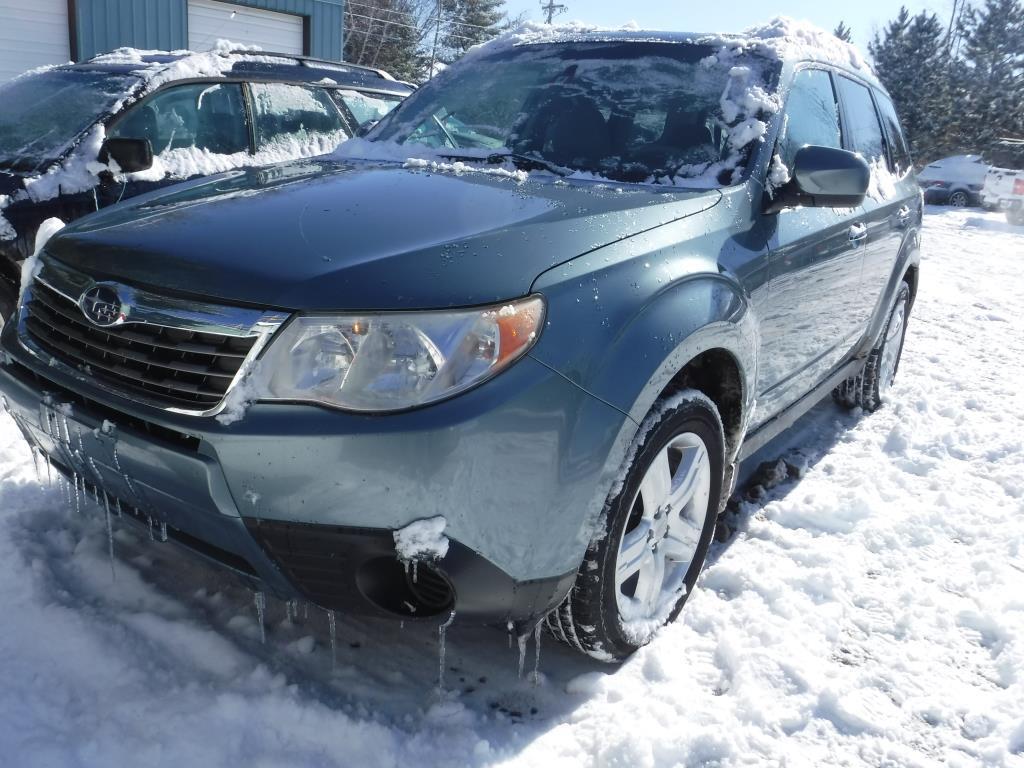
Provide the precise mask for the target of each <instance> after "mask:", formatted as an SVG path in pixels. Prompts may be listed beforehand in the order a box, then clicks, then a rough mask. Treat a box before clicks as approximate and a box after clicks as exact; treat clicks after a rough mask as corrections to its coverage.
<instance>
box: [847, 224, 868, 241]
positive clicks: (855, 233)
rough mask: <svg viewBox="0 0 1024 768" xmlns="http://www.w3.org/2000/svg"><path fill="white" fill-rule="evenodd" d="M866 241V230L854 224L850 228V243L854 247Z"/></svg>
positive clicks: (860, 225) (865, 227)
mask: <svg viewBox="0 0 1024 768" xmlns="http://www.w3.org/2000/svg"><path fill="white" fill-rule="evenodd" d="M867 239H868V228H867V226H866V225H864V224H854V225H853V226H852V227H850V242H851V243H853V244H854V245H856V244H857V243H861V242H863V241H864V240H867Z"/></svg>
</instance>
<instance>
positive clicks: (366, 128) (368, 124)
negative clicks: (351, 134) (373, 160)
mask: <svg viewBox="0 0 1024 768" xmlns="http://www.w3.org/2000/svg"><path fill="white" fill-rule="evenodd" d="M379 122H380V120H373V119H370V120H365V121H363V122H362V123H360V125H359V127H358V128H357V129H356V136H357V137H363V136H365V135H366V134H368V133H369V132H370V130H371V129H372V128H373V126H375V125H376V124H377V123H379Z"/></svg>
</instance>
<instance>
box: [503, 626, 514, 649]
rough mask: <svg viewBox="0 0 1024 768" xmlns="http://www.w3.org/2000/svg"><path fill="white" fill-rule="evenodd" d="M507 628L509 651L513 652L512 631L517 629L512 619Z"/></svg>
mask: <svg viewBox="0 0 1024 768" xmlns="http://www.w3.org/2000/svg"><path fill="white" fill-rule="evenodd" d="M505 628H506V629H507V630H508V649H509V650H510V651H511V650H512V630H513V629H515V627H514V626H512V620H511V619H509V621H508V624H506V625H505Z"/></svg>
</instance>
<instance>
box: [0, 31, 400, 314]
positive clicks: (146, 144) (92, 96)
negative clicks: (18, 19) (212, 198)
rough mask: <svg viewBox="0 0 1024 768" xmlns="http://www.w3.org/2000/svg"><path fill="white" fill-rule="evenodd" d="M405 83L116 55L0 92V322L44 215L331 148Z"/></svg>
mask: <svg viewBox="0 0 1024 768" xmlns="http://www.w3.org/2000/svg"><path fill="white" fill-rule="evenodd" d="M412 90H413V88H412V86H409V85H407V84H405V83H400V82H397V81H396V80H394V79H393V78H392V77H391V76H390V75H388V74H387V73H386V72H383V71H380V70H376V69H369V68H366V67H359V66H354V65H351V64H339V63H335V62H329V61H320V60H316V59H309V58H302V57H295V56H291V55H285V54H271V53H258V52H255V51H233V50H217V51H213V52H208V53H188V52H175V53H160V52H152V51H137V50H134V49H120V50H117V51H114V52H113V53H109V54H104V55H102V56H97V57H95V58H93V59H91V60H90V61H87V62H85V63H83V64H71V65H66V66H60V67H52V68H48V69H46V70H44V71H39V72H30V73H27V74H25V75H22V76H21V77H19V78H16V79H15V80H13V81H11V82H10V83H7V84H5V85H3V86H2V87H0V104H3V109H2V110H0V323H2V322H3V320H4V319H5V318H7V317H9V316H10V313H11V312H12V311H13V309H14V302H15V300H16V298H17V295H18V292H17V286H18V281H19V279H20V278H19V271H20V270H19V267H18V262H20V261H21V260H22V259H24V258H25V257H26V256H28V255H29V254H30V253H32V251H33V247H34V241H35V235H36V231H37V229H38V228H39V225H40V223H41V222H43V221H45V220H46V219H48V218H52V217H56V218H58V219H60V220H61V221H63V222H65V223H66V222H69V221H71V220H73V219H77V218H79V217H80V216H84V215H85V214H87V213H90V212H92V211H95V210H97V209H99V208H103V207H105V206H108V205H110V204H112V203H115V202H118V201H120V200H123V199H125V198H129V197H133V196H135V195H138V194H140V193H142V192H148V191H150V190H152V189H155V188H157V187H160V186H164V185H167V184H173V183H176V182H179V181H182V180H184V179H189V178H195V177H197V176H204V175H208V174H211V173H219V172H222V171H227V170H229V169H233V168H239V167H242V166H249V165H261V164H266V163H273V162H279V161H283V160H294V159H297V158H301V157H310V156H313V155H319V154H323V153H325V152H330V151H331V150H333V149H334V148H335V147H337V145H338V144H339V143H340V142H342V141H344V140H346V139H348V138H349V137H351V136H353V135H354V134H355V133H356V131H357V130H358V129H359V127H360V126H361V125H364V124H369V123H373V122H376V121H378V120H380V118H382V117H383V116H384V115H385V114H387V113H388V112H389V111H390V110H391V109H392V108H393V107H394V106H395V105H396V104H398V102H399V101H401V99H402V98H404V97H405V96H406V95H408V94H409V93H410V92H412Z"/></svg>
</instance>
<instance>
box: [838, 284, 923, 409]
mask: <svg viewBox="0 0 1024 768" xmlns="http://www.w3.org/2000/svg"><path fill="white" fill-rule="evenodd" d="M909 317H910V286H908V285H907V284H906V283H900V287H899V289H898V290H897V291H896V301H895V302H894V303H893V307H892V311H891V312H890V313H889V320H888V322H887V323H886V324H885V330H884V331H883V332H882V337H881V338H880V339H879V340H878V343H877V344H876V345H875V348H874V349H872V350H871V353H870V354H869V355H868V359H867V361H866V362H865V363H864V369H863V370H862V371H861V372H860V373H859V374H857V375H856V376H851V377H850V378H848V379H847V380H846V381H844V382H843V383H842V384H840V385H839V386H838V387H836V388H835V390H833V392H832V396H833V397H834V398H835V400H836V402H838V403H839V404H840V405H844V406H846V407H848V408H853V407H856V406H859V407H861V408H863V409H864V410H865V411H877V410H878V409H879V408H881V407H882V405H883V403H885V402H886V401H887V400H888V398H889V390H890V389H891V388H892V384H893V381H894V380H895V378H896V371H897V370H898V369H899V365H900V359H901V358H902V356H903V341H904V339H905V338H906V335H907V320H908V319H909Z"/></svg>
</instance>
